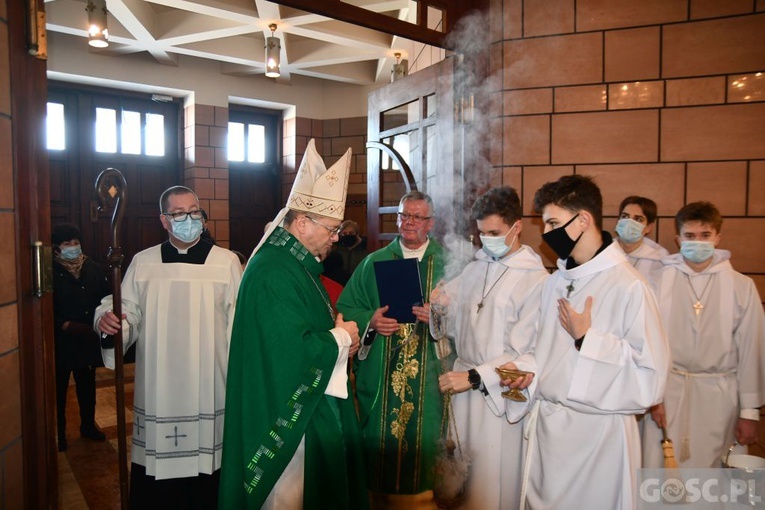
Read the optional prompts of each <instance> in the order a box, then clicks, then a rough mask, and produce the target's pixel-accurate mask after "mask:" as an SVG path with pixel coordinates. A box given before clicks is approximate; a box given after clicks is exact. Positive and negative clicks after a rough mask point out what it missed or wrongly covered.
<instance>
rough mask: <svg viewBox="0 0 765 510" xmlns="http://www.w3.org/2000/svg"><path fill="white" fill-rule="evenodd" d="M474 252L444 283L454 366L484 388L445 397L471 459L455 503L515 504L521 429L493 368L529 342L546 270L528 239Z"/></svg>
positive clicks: (474, 506) (481, 509) (488, 509)
mask: <svg viewBox="0 0 765 510" xmlns="http://www.w3.org/2000/svg"><path fill="white" fill-rule="evenodd" d="M476 259H477V260H475V261H473V262H471V263H470V264H469V265H468V266H467V267H466V268H465V270H464V271H463V272H462V274H460V275H459V276H458V277H457V278H455V279H454V280H452V281H450V282H449V283H448V284H446V286H445V290H446V293H447V295H448V296H449V298H450V303H449V315H448V324H449V329H450V336H452V337H453V338H454V341H455V347H456V351H457V359H456V361H455V363H454V370H455V371H467V370H469V369H471V368H475V369H476V370H477V371H478V373H479V374H480V375H481V380H482V381H483V384H484V386H485V388H486V391H487V392H488V394H487V395H484V394H483V393H482V392H481V391H479V390H468V391H466V392H463V393H459V394H456V395H453V396H452V408H453V410H454V417H455V422H456V425H457V431H458V433H459V438H460V441H461V443H462V448H463V449H464V450H466V452H467V453H468V455H470V457H471V459H472V463H471V467H470V478H469V482H468V487H467V500H466V501H465V503H464V505H463V506H462V507H460V508H469V509H476V510H484V509H486V510H491V509H504V508H517V507H518V503H519V501H520V489H521V487H520V482H521V464H522V460H523V455H522V439H523V431H522V425H521V424H520V423H516V424H511V423H509V422H508V420H507V419H506V417H505V399H504V398H502V395H501V393H502V391H503V390H504V388H502V387H501V386H500V385H499V376H498V375H497V373H496V372H495V370H494V369H495V368H497V367H498V366H500V365H503V364H504V363H507V362H508V361H512V360H514V359H516V358H518V357H519V356H521V355H523V354H527V353H528V352H529V351H531V349H532V348H533V344H534V337H535V333H536V320H537V317H538V312H539V297H540V295H541V291H542V285H543V283H544V281H545V279H546V278H547V277H548V276H549V274H548V273H547V270H546V269H545V268H544V266H543V265H542V260H541V259H540V257H539V255H537V254H536V253H535V252H534V251H533V250H532V249H531V248H529V247H528V246H521V248H520V250H518V251H517V252H515V253H513V254H511V255H509V256H507V257H505V258H503V259H500V260H498V261H497V260H494V259H492V258H491V257H489V256H488V255H486V253H484V252H483V250H481V251H479V252H478V253H477V254H476ZM484 296H485V297H484ZM481 302H482V303H483V306H482V307H481V310H480V312H479V311H478V304H479V303H481Z"/></svg>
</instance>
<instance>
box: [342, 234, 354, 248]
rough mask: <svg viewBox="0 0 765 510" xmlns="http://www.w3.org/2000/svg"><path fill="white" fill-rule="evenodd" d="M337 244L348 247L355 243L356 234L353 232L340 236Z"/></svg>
mask: <svg viewBox="0 0 765 510" xmlns="http://www.w3.org/2000/svg"><path fill="white" fill-rule="evenodd" d="M337 244H339V245H340V246H345V247H346V248H350V247H351V246H353V245H354V244H356V236H355V235H353V234H348V235H345V236H340V239H339V240H338V241H337Z"/></svg>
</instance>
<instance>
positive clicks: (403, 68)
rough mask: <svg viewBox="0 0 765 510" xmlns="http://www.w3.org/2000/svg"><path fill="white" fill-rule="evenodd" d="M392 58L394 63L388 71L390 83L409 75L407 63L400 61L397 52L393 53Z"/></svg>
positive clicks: (399, 54)
mask: <svg viewBox="0 0 765 510" xmlns="http://www.w3.org/2000/svg"><path fill="white" fill-rule="evenodd" d="M393 56H394V57H396V63H395V64H393V67H391V70H390V82H391V83H393V82H394V81H396V80H400V79H401V78H403V77H404V76H406V75H407V74H409V61H408V60H406V59H404V60H401V53H398V52H397V53H394V54H393Z"/></svg>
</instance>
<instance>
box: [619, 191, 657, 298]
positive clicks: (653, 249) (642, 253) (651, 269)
mask: <svg viewBox="0 0 765 510" xmlns="http://www.w3.org/2000/svg"><path fill="white" fill-rule="evenodd" d="M656 214H657V207H656V202H654V201H653V200H651V199H650V198H645V197H639V196H636V195H632V196H629V197H627V198H625V199H624V200H622V203H621V204H620V205H619V221H618V222H617V223H616V234H617V235H618V236H619V237H617V239H618V241H619V246H621V247H622V249H623V250H624V253H625V254H626V255H627V259H629V261H630V263H631V264H632V265H633V266H634V268H635V269H637V270H638V271H639V272H640V273H641V274H642V275H643V276H645V277H646V279H647V280H648V283H650V284H651V287H652V288H653V289H654V291H655V290H656V280H657V279H658V277H659V273H660V272H661V268H662V267H663V265H662V263H661V259H662V258H664V257H667V256H668V255H669V252H668V251H667V250H666V249H665V248H664V247H663V246H661V245H660V244H659V243H657V242H655V241H654V240H652V239H650V238H648V237H646V236H648V235H649V234H650V233H651V232H653V229H654V227H655V226H656Z"/></svg>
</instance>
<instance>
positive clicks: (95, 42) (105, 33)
mask: <svg viewBox="0 0 765 510" xmlns="http://www.w3.org/2000/svg"><path fill="white" fill-rule="evenodd" d="M85 10H86V11H87V13H88V44H89V45H91V46H93V47H94V48H106V47H107V46H109V29H108V28H106V0H88V3H87V5H86V6H85Z"/></svg>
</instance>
